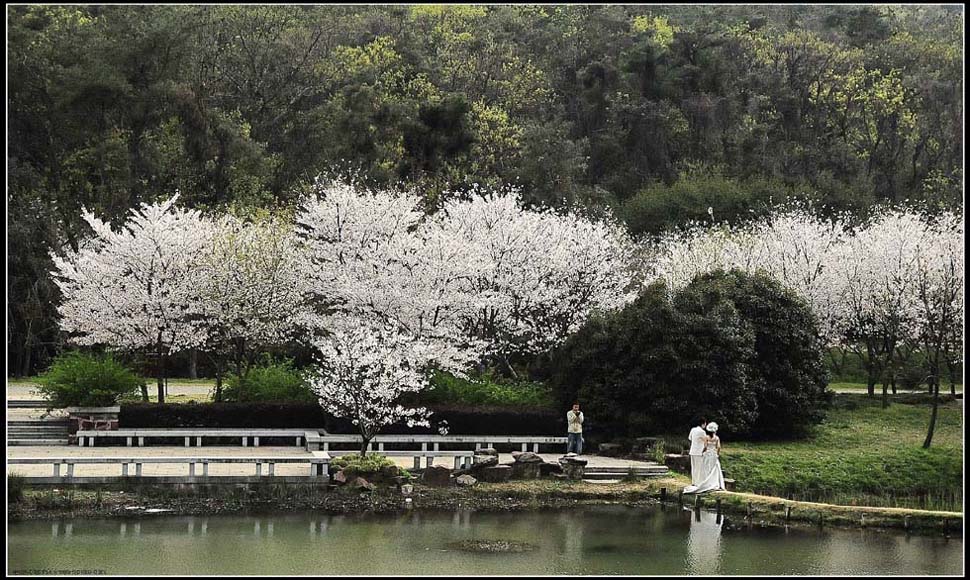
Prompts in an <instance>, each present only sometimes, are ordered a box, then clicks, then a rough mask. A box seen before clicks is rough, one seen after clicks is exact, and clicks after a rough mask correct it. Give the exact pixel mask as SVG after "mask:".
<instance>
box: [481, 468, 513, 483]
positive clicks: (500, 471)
mask: <svg viewBox="0 0 970 580" xmlns="http://www.w3.org/2000/svg"><path fill="white" fill-rule="evenodd" d="M511 476H512V467H511V466H509V465H493V466H492V467H486V468H485V469H483V470H482V480H483V481H487V482H488V483H502V482H503V481H508V480H509V478H510V477H511Z"/></svg>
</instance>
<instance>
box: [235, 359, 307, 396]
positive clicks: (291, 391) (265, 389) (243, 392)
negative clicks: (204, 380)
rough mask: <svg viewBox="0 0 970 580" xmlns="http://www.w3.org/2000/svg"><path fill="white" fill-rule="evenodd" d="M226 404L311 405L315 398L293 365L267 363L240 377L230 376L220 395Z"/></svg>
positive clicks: (269, 361) (288, 363)
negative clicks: (278, 403) (277, 403)
mask: <svg viewBox="0 0 970 580" xmlns="http://www.w3.org/2000/svg"><path fill="white" fill-rule="evenodd" d="M222 399H223V401H225V402H227V403H258V402H280V403H281V402H297V403H314V402H316V400H317V396H316V395H315V394H314V393H313V391H312V390H311V389H310V385H309V383H308V382H307V380H306V378H305V377H304V375H303V373H301V372H300V371H299V370H297V369H296V368H294V367H293V361H291V360H283V361H279V362H276V361H272V360H269V359H267V360H266V361H264V363H263V364H262V365H260V366H255V367H252V368H250V369H249V371H248V372H247V373H245V374H244V375H242V376H239V375H231V376H230V377H229V379H228V380H227V381H226V386H225V387H224V388H223V391H222Z"/></svg>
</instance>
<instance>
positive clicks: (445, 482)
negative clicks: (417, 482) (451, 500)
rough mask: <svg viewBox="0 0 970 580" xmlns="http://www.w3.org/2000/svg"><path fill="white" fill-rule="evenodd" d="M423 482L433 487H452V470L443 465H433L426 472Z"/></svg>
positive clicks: (422, 478) (422, 477)
mask: <svg viewBox="0 0 970 580" xmlns="http://www.w3.org/2000/svg"><path fill="white" fill-rule="evenodd" d="M421 481H423V482H424V483H425V485H430V486H433V487H447V486H449V485H451V469H449V468H447V467H444V466H442V465H432V466H431V467H428V468H427V469H425V470H424V474H423V475H422V476H421Z"/></svg>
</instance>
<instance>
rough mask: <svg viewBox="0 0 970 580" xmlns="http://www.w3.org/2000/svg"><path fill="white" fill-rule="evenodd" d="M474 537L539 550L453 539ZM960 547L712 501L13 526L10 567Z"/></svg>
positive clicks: (949, 556)
mask: <svg viewBox="0 0 970 580" xmlns="http://www.w3.org/2000/svg"><path fill="white" fill-rule="evenodd" d="M482 539H485V540H507V541H514V542H526V543H529V544H533V545H535V546H536V547H537V550H538V551H537V552H532V553H525V554H477V553H468V552H463V551H461V550H457V549H455V548H454V547H453V542H456V541H461V540H482ZM962 546H963V542H962V540H960V539H952V540H949V541H947V540H945V539H943V538H930V537H923V536H906V535H905V534H896V533H884V532H876V531H874V530H834V529H828V528H824V529H820V528H815V527H812V528H798V527H796V528H792V529H791V530H789V531H787V532H786V531H785V530H780V529H762V528H758V527H752V528H750V529H735V528H733V527H731V526H726V525H725V524H724V519H723V518H720V517H718V515H717V514H716V513H713V512H708V511H699V512H696V511H693V510H688V511H681V510H677V509H673V508H668V509H666V510H661V509H643V508H629V507H625V506H596V507H581V508H572V509H568V510H557V511H538V512H514V513H485V512H472V511H468V510H461V511H455V512H429V511H421V510H414V511H411V510H402V511H401V512H400V513H397V514H385V515H373V514H370V515H362V514H361V515H331V514H325V513H318V512H307V513H294V514H280V515H264V514H261V515H252V516H212V517H168V516H158V517H153V518H144V519H129V520H117V519H114V520H83V519H79V520H60V521H54V522H19V523H12V524H10V526H9V537H8V553H9V562H10V564H9V565H10V567H11V569H18V568H19V569H26V568H62V569H69V568H85V569H104V570H105V571H106V573H108V574H126V573H128V574H146V573H148V574H150V573H158V574H319V573H322V571H324V570H325V571H326V573H327V574H334V575H342V574H419V575H428V574H479V575H481V574H690V575H712V574H940V573H946V574H960V573H961V572H962Z"/></svg>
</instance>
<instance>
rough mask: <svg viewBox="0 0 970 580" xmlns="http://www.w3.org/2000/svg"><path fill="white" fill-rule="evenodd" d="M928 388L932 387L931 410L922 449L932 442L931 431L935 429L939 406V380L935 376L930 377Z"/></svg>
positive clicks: (927, 447)
mask: <svg viewBox="0 0 970 580" xmlns="http://www.w3.org/2000/svg"><path fill="white" fill-rule="evenodd" d="M934 384H935V387H934ZM930 388H932V389H933V411H932V412H930V427H929V429H928V430H927V431H926V440H925V441H923V449H929V448H930V444H931V443H933V431H934V430H935V429H936V414H937V409H938V408H939V406H940V381H939V380H937V379H936V378H933V379H930Z"/></svg>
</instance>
